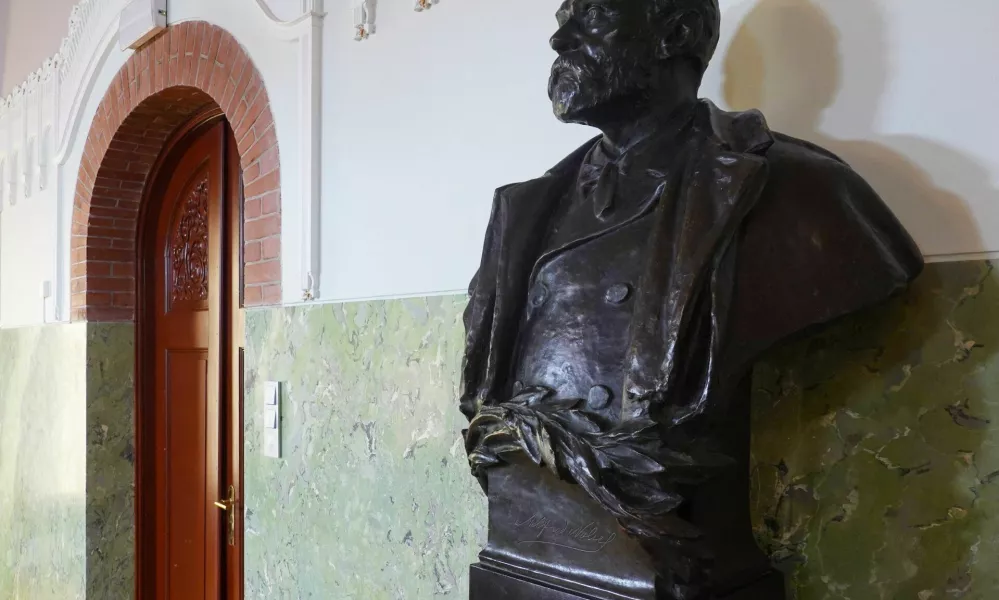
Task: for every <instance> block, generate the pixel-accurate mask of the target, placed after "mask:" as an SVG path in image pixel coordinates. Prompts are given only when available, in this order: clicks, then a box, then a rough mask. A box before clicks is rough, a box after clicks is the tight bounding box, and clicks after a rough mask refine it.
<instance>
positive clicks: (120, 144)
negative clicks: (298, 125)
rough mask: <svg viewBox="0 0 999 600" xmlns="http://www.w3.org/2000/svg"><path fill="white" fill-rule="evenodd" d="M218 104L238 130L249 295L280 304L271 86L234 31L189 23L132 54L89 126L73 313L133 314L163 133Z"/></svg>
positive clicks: (78, 316) (252, 300)
mask: <svg viewBox="0 0 999 600" xmlns="http://www.w3.org/2000/svg"><path fill="white" fill-rule="evenodd" d="M212 104H214V105H216V106H218V107H220V108H221V109H222V111H223V112H224V113H225V116H226V118H227V119H228V121H229V123H230V125H231V126H232V128H233V131H234V132H235V134H236V140H237V146H238V150H239V155H240V162H241V163H242V167H243V185H244V197H245V203H244V206H243V215H244V225H243V237H244V246H243V253H244V264H245V267H244V268H245V271H244V286H245V287H244V299H245V303H246V304H247V305H248V306H253V305H264V304H274V303H278V302H280V299H281V237H280V236H281V196H280V193H281V192H280V181H281V177H280V170H279V167H278V144H277V135H276V133H275V131H274V117H273V115H272V114H271V110H270V100H269V99H268V96H267V90H266V89H264V84H263V80H262V79H261V77H260V73H259V72H258V71H257V68H256V67H255V66H254V64H253V61H252V60H250V57H249V55H248V54H247V53H246V51H245V50H244V49H243V47H242V46H240V44H239V42H237V41H236V39H235V38H233V37H232V35H231V34H229V33H228V32H227V31H225V30H223V29H221V28H219V27H216V26H214V25H211V24H209V23H205V22H203V21H189V22H185V23H180V24H177V25H174V26H171V27H170V28H169V29H168V30H167V32H166V33H164V34H163V35H161V36H160V37H159V38H157V39H156V40H155V41H154V42H152V43H151V44H149V45H147V46H145V47H144V48H142V49H141V50H139V51H137V52H135V53H134V54H133V55H132V56H131V57H130V58H129V59H128V61H127V62H126V63H125V66H123V67H122V68H121V70H120V71H119V72H118V74H117V75H116V76H115V78H114V80H113V82H112V83H111V85H110V87H109V88H108V90H107V92H106V93H105V94H104V98H103V99H102V100H101V103H100V106H99V107H98V109H97V114H96V116H95V117H94V121H93V123H92V125H91V127H90V132H89V133H88V135H87V141H86V144H85V146H84V150H83V159H82V161H81V163H80V173H79V177H78V180H77V184H76V195H75V200H74V207H73V225H72V244H71V247H72V257H71V265H72V266H71V273H70V277H71V283H70V285H71V294H72V295H71V303H70V305H71V309H72V318H73V320H91V321H131V320H134V318H135V265H136V258H137V256H136V244H135V242H136V232H137V225H138V215H139V205H140V203H141V201H142V191H143V187H144V185H145V182H146V179H147V177H148V176H149V172H150V171H151V170H152V166H153V162H154V161H155V160H156V158H157V156H158V155H159V153H160V152H161V151H162V150H163V147H164V145H165V143H166V141H167V138H168V137H169V136H170V135H171V134H172V133H173V132H174V131H176V130H177V129H178V128H179V127H180V126H181V125H183V124H184V123H185V122H186V121H187V120H188V119H189V118H190V117H191V116H192V115H194V114H195V113H197V112H199V111H201V110H202V109H204V108H207V107H209V106H211V105H212Z"/></svg>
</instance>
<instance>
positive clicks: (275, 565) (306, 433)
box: [244, 297, 486, 600]
mask: <svg viewBox="0 0 999 600" xmlns="http://www.w3.org/2000/svg"><path fill="white" fill-rule="evenodd" d="M463 302H464V300H463V299H462V298H457V297H451V298H427V299H420V300H399V301H391V302H370V303H362V304H349V305H318V306H313V307H309V308H288V309H274V310H265V311H253V312H250V313H249V315H248V318H247V348H246V367H247V368H246V389H247V396H246V406H245V427H246V429H245V445H246V456H245V459H244V460H245V470H246V484H245V485H246V505H247V514H246V597H247V598H248V599H257V598H267V599H269V600H270V599H281V598H288V599H303V600H305V599H316V600H319V599H322V600H327V599H331V598H335V599H337V600H378V599H382V598H384V599H412V600H423V599H430V598H454V599H459V598H461V599H464V598H467V597H468V590H467V585H468V583H467V572H468V566H469V564H470V563H472V562H474V560H475V557H476V554H477V553H478V551H479V549H480V548H481V546H482V544H483V543H484V541H485V530H484V525H485V522H486V512H485V511H486V506H485V498H484V496H483V494H482V492H481V491H480V490H479V488H478V486H477V484H476V483H475V482H474V481H473V480H472V478H471V477H470V476H469V475H468V468H467V463H466V461H465V457H464V450H463V448H462V445H461V440H460V436H461V434H460V432H461V429H462V426H463V420H464V418H463V417H462V416H461V414H460V413H459V412H458V411H457V409H456V408H455V402H454V398H455V394H456V382H457V380H458V357H459V356H460V353H461V346H462V338H463V332H462V328H461V323H460V311H461V309H462V305H463ZM268 380H276V381H281V382H282V384H283V385H284V391H283V393H284V400H283V402H284V404H283V407H282V434H283V438H282V444H283V454H282V457H281V458H280V459H273V458H266V457H264V456H263V455H262V451H261V446H262V441H263V434H262V431H263V429H262V411H263V396H262V388H263V382H265V381H268Z"/></svg>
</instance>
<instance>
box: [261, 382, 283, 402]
mask: <svg viewBox="0 0 999 600" xmlns="http://www.w3.org/2000/svg"><path fill="white" fill-rule="evenodd" d="M280 399H281V382H279V381H268V382H267V383H266V384H265V385H264V404H266V405H267V406H277V405H278V401H279V400H280Z"/></svg>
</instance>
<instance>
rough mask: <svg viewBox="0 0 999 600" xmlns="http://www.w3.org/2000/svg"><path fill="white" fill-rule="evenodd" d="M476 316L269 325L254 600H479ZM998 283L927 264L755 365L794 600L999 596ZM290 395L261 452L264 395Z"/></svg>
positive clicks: (768, 498)
mask: <svg viewBox="0 0 999 600" xmlns="http://www.w3.org/2000/svg"><path fill="white" fill-rule="evenodd" d="M463 306H464V299H463V298H460V297H450V298H430V299H423V300H398V301H387V302H369V303H360V304H349V305H317V306H313V307H308V308H290V309H271V310H263V311H254V312H252V313H251V314H250V316H249V318H248V328H247V338H248V339H247V363H246V367H247V369H246V375H247V383H248V395H247V405H246V431H245V433H246V450H247V455H246V485H247V489H246V494H247V505H248V515H247V535H246V574H247V575H246V591H247V597H248V598H335V599H337V600H341V599H344V600H345V599H350V598H357V599H360V598H364V599H372V600H377V599H387V600H395V599H402V600H424V599H430V598H437V597H444V598H465V597H466V591H465V590H466V586H467V581H466V573H467V565H468V564H469V563H470V562H473V561H474V559H475V553H476V552H477V551H478V549H479V548H480V547H481V544H482V543H483V541H484V532H483V525H484V523H485V506H484V501H483V498H482V494H481V492H480V491H479V490H478V488H477V487H476V486H475V484H474V483H473V482H472V480H471V477H470V476H469V475H468V473H467V468H466V464H465V461H464V458H463V455H462V448H461V446H460V443H459V432H460V430H461V428H462V427H463V425H464V422H463V420H462V418H461V416H460V414H459V413H458V411H457V408H456V406H455V404H454V398H455V388H456V385H457V380H458V369H457V367H458V364H459V361H460V355H461V338H462V327H461V322H460V313H461V310H462V308H463ZM996 348H999V275H997V274H995V273H993V270H992V266H991V265H990V264H989V263H985V262H965V263H949V264H944V265H930V266H928V267H927V270H926V272H925V274H924V275H923V276H922V277H921V278H920V279H919V281H918V282H917V284H916V285H915V286H914V287H913V289H911V290H910V291H908V292H907V293H905V294H904V295H902V296H900V297H898V298H896V299H894V300H892V301H891V302H889V303H887V304H886V305H884V306H880V307H877V308H875V309H872V310H869V311H866V312H865V313H863V314H860V315H855V316H853V317H850V318H848V319H844V320H842V321H840V322H837V323H835V324H833V325H832V326H830V327H828V328H827V329H826V330H824V331H822V332H819V333H818V334H816V335H813V336H811V337H808V338H805V339H801V340H798V341H795V342H793V343H789V344H787V345H785V346H784V347H783V348H779V349H777V350H776V351H775V352H773V353H772V354H771V355H769V356H768V357H767V358H766V360H765V361H763V362H762V363H761V364H760V365H758V367H757V370H756V373H755V377H754V383H755V390H754V397H753V402H754V408H753V421H754V422H753V427H754V436H753V486H754V488H753V494H752V508H753V515H754V524H755V527H756V532H757V537H758V539H759V540H760V543H761V545H762V546H763V547H764V548H766V549H767V550H768V551H769V552H770V553H771V555H772V556H773V559H774V562H775V563H776V564H777V565H778V566H779V567H780V568H781V569H783V570H785V571H786V572H788V573H789V578H788V580H789V588H790V589H789V592H790V594H789V595H790V597H793V598H797V600H896V599H897V600H909V599H912V600H931V599H951V598H965V599H976V600H978V599H981V600H991V599H993V598H997V597H999V570H996V569H994V568H993V566H992V565H993V563H994V562H995V561H996V560H999V447H997V444H999V357H996V355H995V353H994V349H996ZM265 380H278V381H281V382H282V384H283V385H284V386H285V405H284V412H283V421H282V427H283V444H284V448H283V455H282V458H281V459H270V458H264V457H263V456H262V452H261V443H262V430H261V413H262V397H261V394H262V382H263V381H265Z"/></svg>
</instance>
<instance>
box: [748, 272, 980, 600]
mask: <svg viewBox="0 0 999 600" xmlns="http://www.w3.org/2000/svg"><path fill="white" fill-rule="evenodd" d="M997 350H999V275H997V274H996V273H995V272H993V268H992V266H991V265H990V264H989V263H982V262H965V263H949V264H944V265H930V266H929V267H928V268H927V270H926V272H925V273H924V274H923V276H922V277H921V278H920V279H919V280H918V281H917V283H916V285H915V286H914V287H913V289H912V290H910V291H909V292H908V293H906V294H905V295H904V296H902V297H900V298H897V299H896V300H894V301H892V302H890V303H889V304H887V305H885V306H882V307H878V308H876V309H874V310H871V311H868V312H866V313H864V314H861V315H857V316H854V317H851V318H849V319H846V320H845V321H843V322H840V323H837V324H836V325H834V326H833V327H831V328H829V329H828V330H826V331H825V332H822V333H820V334H819V335H816V336H813V337H811V338H809V339H804V340H800V341H798V342H796V343H794V344H791V345H789V346H786V347H784V348H782V349H780V350H778V351H777V352H775V353H774V354H773V355H772V356H771V357H769V358H768V360H767V362H766V363H765V364H761V365H759V366H758V367H757V371H756V377H755V382H754V383H755V393H754V419H753V420H754V422H753V428H754V429H753V432H754V439H753V459H754V460H753V462H754V472H753V475H754V477H753V485H754V489H753V493H754V499H753V509H754V514H755V515H756V522H757V525H756V527H757V534H758V538H759V539H760V540H761V542H762V544H763V545H764V546H765V547H766V548H767V549H768V550H770V551H771V552H772V554H773V556H774V558H775V560H776V561H777V562H778V564H780V565H781V566H782V568H785V569H786V570H787V571H789V572H791V573H792V574H793V577H792V587H793V588H794V589H795V590H796V592H797V598H798V599H799V600H825V599H829V600H832V599H850V600H868V599H870V600H875V599H877V600H889V599H892V600H893V599H899V600H908V599H915V600H930V599H945V598H947V599H949V598H964V599H983V600H985V599H992V598H999V570H997V569H996V568H995V564H996V561H997V560H999V446H997V445H999V355H997Z"/></svg>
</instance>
